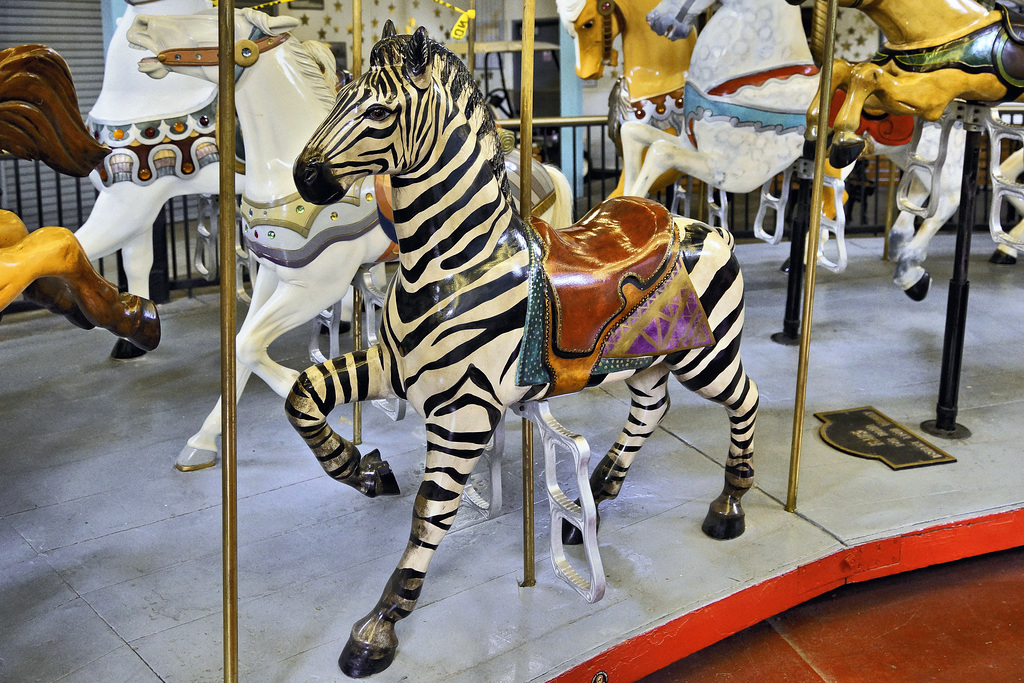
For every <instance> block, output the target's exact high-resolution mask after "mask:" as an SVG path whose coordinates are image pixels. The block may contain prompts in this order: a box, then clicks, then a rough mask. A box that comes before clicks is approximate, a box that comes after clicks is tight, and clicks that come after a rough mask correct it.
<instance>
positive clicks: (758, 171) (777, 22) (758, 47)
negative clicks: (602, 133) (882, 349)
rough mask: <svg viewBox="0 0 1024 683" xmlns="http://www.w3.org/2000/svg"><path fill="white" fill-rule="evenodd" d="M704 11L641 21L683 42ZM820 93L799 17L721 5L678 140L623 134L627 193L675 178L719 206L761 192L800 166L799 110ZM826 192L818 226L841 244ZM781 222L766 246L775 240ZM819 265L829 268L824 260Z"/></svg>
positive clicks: (749, 2)
mask: <svg viewBox="0 0 1024 683" xmlns="http://www.w3.org/2000/svg"><path fill="white" fill-rule="evenodd" d="M711 4H712V0H682V1H681V0H676V1H675V2H672V3H671V6H668V5H669V3H666V2H662V3H661V4H659V5H658V6H657V7H655V9H654V10H652V11H651V12H650V13H649V14H648V15H647V21H648V22H650V23H651V26H652V27H653V28H654V30H655V32H657V33H662V34H665V35H668V36H684V35H689V34H690V32H691V31H692V28H693V26H694V25H695V21H696V19H697V18H698V17H700V16H702V14H703V12H704V10H705V9H707V8H708V7H710V6H711ZM817 83H818V76H817V68H816V67H815V66H814V61H813V59H812V57H811V52H810V49H809V47H808V45H807V38H806V36H805V34H804V30H803V25H802V23H801V21H800V11H799V9H797V8H795V7H789V6H788V5H785V4H784V3H781V2H778V1H777V0H742V1H740V0H725V2H723V3H722V7H721V8H720V9H718V10H717V11H716V13H715V14H714V15H713V16H712V17H711V19H710V20H709V21H708V23H707V25H706V26H705V27H704V29H703V30H702V31H701V32H700V34H699V35H698V36H697V43H696V45H695V46H694V49H693V57H692V59H691V61H690V69H689V73H688V75H687V82H686V87H685V91H684V94H683V98H682V106H683V109H684V112H683V125H682V127H681V128H682V130H680V131H679V132H678V134H676V135H672V134H670V133H667V132H664V131H659V130H656V129H654V128H651V127H650V126H645V125H642V124H639V123H634V122H630V123H625V124H623V126H622V130H621V136H622V150H623V167H624V175H625V178H626V191H627V193H628V194H632V195H637V196H644V195H646V194H647V193H648V192H649V191H650V188H651V185H652V183H653V181H654V180H655V179H656V178H658V177H659V176H661V175H662V174H663V173H665V172H666V171H669V170H673V169H674V170H677V171H681V172H683V173H685V174H687V175H689V176H692V177H695V178H698V179H700V180H702V181H704V182H705V183H707V184H708V186H709V188H711V187H713V188H716V189H717V190H718V192H719V194H720V196H721V197H722V199H723V200H724V197H725V193H728V192H738V193H747V192H751V191H753V190H756V189H757V188H760V187H762V186H764V185H765V183H767V182H769V181H771V180H772V179H773V178H774V177H775V176H777V175H778V174H779V173H782V172H783V171H785V170H786V169H788V168H790V167H791V166H792V165H793V163H794V162H795V161H796V160H797V159H799V158H800V156H801V154H802V152H803V148H804V135H803V133H804V119H805V116H806V107H804V106H803V104H804V103H806V102H809V101H810V100H811V98H812V97H813V96H814V93H815V91H816V90H817ZM644 149H647V153H646V156H644V154H643V150H644ZM848 170H849V169H844V172H848ZM830 187H831V188H832V192H831V193H830V194H831V195H832V197H835V199H833V201H831V202H827V205H828V209H827V210H826V212H825V214H826V217H827V219H829V220H826V222H825V223H823V225H827V226H828V227H829V229H830V230H832V231H833V232H835V234H836V235H837V238H838V237H839V236H840V235H841V234H842V221H843V220H844V216H843V215H842V211H841V210H840V201H841V200H840V199H839V197H841V195H842V188H841V182H840V181H839V180H838V179H836V180H834V181H832V182H830ZM826 201H827V200H826ZM717 204H718V206H719V207H720V210H719V211H718V212H716V213H717V215H715V216H714V217H715V218H717V220H718V221H720V222H721V223H722V224H723V225H724V222H725V203H724V201H721V200H720V201H719V202H717ZM778 213H779V218H780V220H779V221H777V224H778V227H777V228H776V234H775V237H774V238H773V239H772V240H771V241H777V240H778V239H779V238H781V230H779V227H781V211H779V212H778ZM832 220H834V221H835V222H834V223H833V222H832ZM758 234H762V233H761V232H759V233H758ZM837 244H838V245H839V246H840V249H841V250H840V253H839V259H838V262H837V263H835V264H834V265H833V266H832V267H833V269H836V270H841V269H842V267H844V264H845V254H844V252H843V251H842V247H843V242H842V240H841V238H840V239H837ZM819 259H820V260H822V263H823V264H826V265H828V262H827V261H826V260H825V259H824V257H823V254H819Z"/></svg>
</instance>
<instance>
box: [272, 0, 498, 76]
mask: <svg viewBox="0 0 1024 683" xmlns="http://www.w3.org/2000/svg"><path fill="white" fill-rule="evenodd" d="M451 4H454V5H458V2H453V3H451ZM279 8H280V9H279V11H280V13H282V14H289V15H292V16H295V17H297V18H298V19H299V21H300V27H299V29H297V30H296V31H295V33H296V34H297V36H298V37H299V38H301V39H303V40H309V39H310V38H316V39H318V40H322V41H326V42H332V43H339V42H344V43H346V45H347V46H348V48H349V50H351V46H352V40H353V33H352V31H353V21H352V0H325V2H324V9H323V10H322V11H320V10H310V9H305V8H302V9H295V10H292V9H289V8H288V5H287V3H283V4H281V5H279ZM458 18H459V13H458V12H456V11H454V10H452V9H450V8H448V7H444V6H442V5H440V4H438V3H436V2H434V1H433V0H363V1H362V20H363V34H362V39H363V57H364V59H365V58H366V57H367V54H368V52H369V48H370V45H372V44H373V42H374V41H375V40H376V39H377V38H378V37H379V36H380V31H381V29H382V28H383V27H384V22H385V21H386V20H387V19H390V20H391V21H393V22H394V24H395V27H396V28H397V29H398V31H399V32H405V33H411V32H412V31H415V30H416V29H417V28H419V27H420V26H425V27H426V29H427V31H428V32H429V33H430V35H431V37H433V38H435V39H438V40H450V38H451V34H450V31H451V29H452V27H453V26H455V21H456V20H457V19H458ZM494 23H495V24H496V22H494ZM477 35H478V37H479V36H480V35H481V32H480V30H479V29H478V30H477ZM484 39H489V38H484ZM348 63H349V65H351V64H352V60H351V55H350V56H349V62H348Z"/></svg>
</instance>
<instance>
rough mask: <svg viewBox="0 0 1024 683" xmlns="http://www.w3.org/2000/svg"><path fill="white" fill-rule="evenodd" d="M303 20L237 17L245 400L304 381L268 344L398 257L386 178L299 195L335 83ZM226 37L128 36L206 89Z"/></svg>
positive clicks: (141, 30)
mask: <svg viewBox="0 0 1024 683" xmlns="http://www.w3.org/2000/svg"><path fill="white" fill-rule="evenodd" d="M298 23H299V20H298V19H296V18H293V17H270V16H268V15H267V14H265V13H263V12H258V11H255V10H249V9H245V10H239V11H238V12H236V13H235V35H236V36H238V37H239V41H238V43H237V45H238V49H239V50H241V51H244V50H249V54H250V55H251V61H250V62H249V63H248V64H247V65H245V66H244V67H242V68H241V73H240V74H239V75H238V77H237V82H236V93H235V106H236V110H237V113H238V118H239V122H240V124H241V128H242V131H243V133H244V135H245V136H246V139H247V140H248V141H249V144H248V145H247V147H246V184H245V193H244V195H243V197H242V211H241V213H242V221H243V238H244V240H245V242H246V247H247V248H248V250H249V252H250V254H252V255H253V256H254V257H255V260H256V262H257V263H258V264H259V265H258V268H257V272H256V278H255V282H254V284H253V293H252V301H251V303H250V305H249V310H248V312H247V313H246V316H245V319H244V321H243V323H242V326H241V329H240V330H239V332H238V336H237V338H236V347H237V357H238V361H239V365H238V369H237V379H236V381H237V390H238V394H239V395H240V394H241V392H242V390H243V389H244V387H245V382H246V380H247V379H248V378H249V375H250V374H251V373H253V372H255V373H256V374H257V375H258V376H259V377H261V378H262V379H263V380H264V381H265V382H267V384H268V385H270V387H271V389H273V390H274V391H275V392H276V393H278V394H279V395H280V396H282V397H284V396H287V395H288V390H289V389H290V388H291V386H292V384H293V383H294V381H295V378H296V377H297V376H298V372H297V371H296V370H293V369H291V368H287V367H285V366H283V365H281V364H280V363H277V362H276V361H274V360H273V359H272V358H271V357H270V356H269V354H268V353H267V347H268V346H269V345H270V343H271V342H273V341H274V340H275V339H277V338H278V337H279V336H281V335H282V334H284V333H285V332H287V331H288V330H291V329H294V328H295V327H297V326H299V325H301V324H303V323H306V322H308V321H310V320H312V319H314V318H316V317H317V316H318V315H319V314H320V312H321V311H323V310H325V309H327V308H330V307H331V306H332V304H334V303H335V302H338V301H340V300H341V299H342V298H343V296H344V295H345V294H346V292H347V291H348V289H349V286H350V285H351V283H352V280H353V277H354V276H355V274H356V271H357V269H358V268H359V266H361V265H363V264H372V263H375V262H378V261H381V260H384V259H390V258H392V257H393V254H394V248H395V245H394V243H393V242H392V240H391V238H390V237H389V236H388V234H387V233H386V231H385V228H384V227H382V226H381V221H380V218H379V216H378V210H377V209H378V204H377V199H378V198H379V199H387V198H388V196H389V194H390V192H389V191H388V190H387V189H386V188H387V186H386V183H385V182H384V179H379V180H378V181H376V182H375V181H374V180H373V179H372V178H371V179H367V180H365V181H363V182H361V183H359V184H357V185H356V186H355V187H354V188H353V189H352V191H351V192H350V193H349V194H348V195H346V196H345V197H344V198H342V199H340V200H339V201H338V202H336V203H334V204H332V205H331V206H330V207H319V206H314V205H312V204H310V203H309V202H306V201H304V200H303V199H302V198H301V197H299V196H298V193H297V191H296V188H295V183H294V181H293V179H292V172H291V165H292V162H293V161H294V159H295V158H296V157H297V156H298V154H299V152H300V151H301V150H302V146H303V144H304V142H305V140H306V138H307V137H308V136H309V135H310V134H312V132H313V131H314V130H315V129H316V127H317V126H318V125H319V124H320V122H321V121H323V120H324V118H326V116H327V115H328V114H329V113H330V111H331V107H332V106H333V105H334V99H335V92H336V85H337V76H336V73H335V70H334V58H333V56H332V55H331V53H330V50H329V49H328V48H327V46H326V45H324V44H323V43H319V42H316V41H307V42H305V43H300V42H299V41H298V40H296V39H294V38H292V37H291V36H290V34H288V33H287V32H288V31H289V30H291V29H293V28H295V27H296V26H298ZM217 39H218V26H217V15H216V14H215V13H209V12H208V13H201V14H194V15H188V16H176V17H170V16H149V15H140V16H138V17H137V18H136V19H135V23H134V25H133V28H132V29H131V30H130V31H129V33H128V40H129V41H130V42H131V43H132V44H133V45H135V46H137V47H140V48H144V49H148V50H151V51H152V52H153V53H155V54H158V55H161V56H163V57H164V59H163V61H161V60H159V59H154V58H147V59H144V60H142V62H140V63H139V69H140V70H142V71H144V72H145V73H147V74H149V75H150V76H152V77H154V78H159V77H161V76H162V75H164V74H166V73H167V72H168V71H175V72H178V73H181V74H185V75H187V76H192V77H193V78H194V79H202V80H206V81H209V82H216V81H217V77H218V75H217V71H218V69H217V50H216V48H217ZM246 41H249V42H246ZM197 55H200V56H201V57H197ZM535 166H539V164H535ZM548 171H549V172H550V173H551V175H552V176H554V177H555V178H556V180H557V182H556V183H555V188H556V191H555V195H556V197H557V200H556V201H555V202H554V203H553V204H552V205H551V206H550V208H547V209H546V212H545V214H543V215H547V216H550V217H552V219H553V220H554V221H560V222H561V225H568V224H569V223H570V222H571V221H570V218H569V217H570V215H571V210H570V204H571V200H570V198H571V190H570V188H569V184H568V181H567V180H566V179H565V177H564V176H562V175H561V173H560V172H558V171H557V169H552V168H549V169H548ZM382 192H383V193H384V194H382ZM535 196H536V194H535ZM220 419H221V410H220V402H219V401H218V403H217V405H216V406H214V408H213V410H212V411H210V413H209V415H208V416H207V418H206V420H205V421H204V423H203V426H202V428H201V429H200V430H199V432H197V433H196V434H194V435H193V436H192V437H191V438H189V439H188V442H187V444H186V446H185V447H184V448H183V450H182V452H181V454H180V455H179V456H178V460H177V463H176V466H177V467H178V469H180V470H183V471H187V470H194V469H200V468H203V467H209V466H211V465H213V464H214V462H215V459H216V451H217V446H216V438H217V436H218V435H219V434H220V432H221V422H220Z"/></svg>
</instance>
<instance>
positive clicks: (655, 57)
mask: <svg viewBox="0 0 1024 683" xmlns="http://www.w3.org/2000/svg"><path fill="white" fill-rule="evenodd" d="M658 1H659V0H620V1H619V2H616V0H557V3H556V4H557V6H558V15H559V17H560V18H561V21H562V26H563V27H564V28H565V30H566V32H567V33H568V34H569V35H570V36H571V37H572V39H573V44H574V45H575V47H576V75H577V76H579V77H580V78H582V79H583V80H593V79H597V78H600V77H601V76H602V74H603V73H604V67H605V66H618V64H619V56H618V52H617V51H616V50H615V48H614V47H612V43H613V41H614V40H615V38H616V37H617V36H621V37H622V62H623V64H622V73H623V75H622V77H621V78H620V79H619V81H618V83H617V84H616V88H615V90H614V91H613V92H612V97H611V108H612V111H611V113H610V115H609V119H610V124H611V129H610V131H609V134H610V135H611V136H612V139H613V140H615V142H616V147H619V142H618V140H617V138H616V135H615V131H617V130H618V127H619V126H621V125H622V124H623V123H625V122H627V121H640V122H642V123H646V124H649V125H651V126H654V127H655V128H658V129H659V130H665V131H667V132H669V133H671V134H673V135H677V134H679V133H681V132H682V115H683V88H684V86H685V85H686V72H687V70H688V69H689V68H690V55H691V54H692V53H693V46H694V44H695V43H696V42H697V33H696V31H692V32H690V33H689V35H687V36H685V37H683V36H672V37H671V38H669V37H666V36H663V35H660V34H658V33H655V32H654V31H652V30H651V27H650V26H648V24H647V13H648V12H650V11H651V10H652V9H654V8H655V7H656V6H657V4H658ZM676 177H678V174H674V175H673V176H672V177H671V178H668V179H666V178H662V179H661V181H660V182H658V183H656V184H655V188H656V189H660V188H661V187H664V186H665V185H666V184H667V183H669V182H674V179H675V178H676ZM624 184H625V176H620V178H619V183H618V185H617V186H616V188H615V189H614V190H613V191H612V193H611V195H610V196H612V197H618V196H621V195H622V194H623V192H624Z"/></svg>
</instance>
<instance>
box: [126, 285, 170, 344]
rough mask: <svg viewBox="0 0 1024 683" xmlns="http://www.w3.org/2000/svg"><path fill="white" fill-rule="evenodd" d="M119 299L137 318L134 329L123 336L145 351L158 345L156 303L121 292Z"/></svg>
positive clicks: (158, 332)
mask: <svg viewBox="0 0 1024 683" xmlns="http://www.w3.org/2000/svg"><path fill="white" fill-rule="evenodd" d="M121 301H122V302H123V303H124V307H125V309H126V310H128V311H130V312H131V315H132V317H133V318H136V319H137V322H136V323H135V329H134V330H133V331H132V333H131V334H129V335H126V336H125V338H126V339H127V340H128V341H130V342H131V343H132V344H134V345H135V346H137V347H138V348H140V349H142V351H143V352H145V351H152V350H153V349H155V348H156V347H157V346H159V345H160V315H159V314H158V313H157V312H156V304H154V303H153V302H152V301H150V300H149V299H143V298H141V297H138V296H135V295H134V294H128V293H122V294H121ZM140 355H141V354H140Z"/></svg>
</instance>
